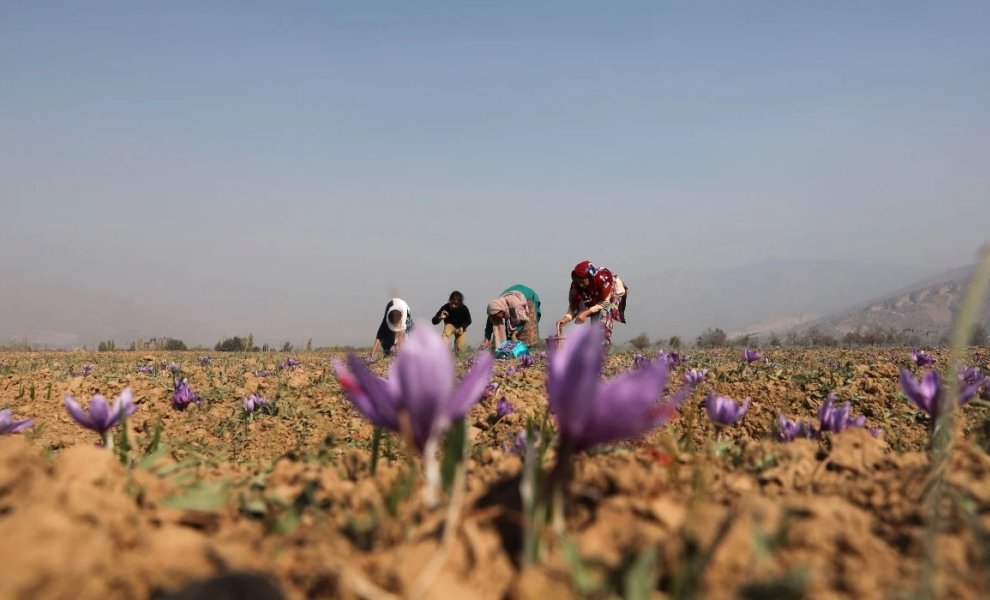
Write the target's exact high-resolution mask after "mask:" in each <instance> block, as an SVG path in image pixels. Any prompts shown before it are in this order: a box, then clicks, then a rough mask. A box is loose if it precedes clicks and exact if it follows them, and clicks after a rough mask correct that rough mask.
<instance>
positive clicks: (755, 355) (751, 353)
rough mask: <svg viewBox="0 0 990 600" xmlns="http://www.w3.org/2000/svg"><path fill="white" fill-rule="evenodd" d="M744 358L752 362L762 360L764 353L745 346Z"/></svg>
mask: <svg viewBox="0 0 990 600" xmlns="http://www.w3.org/2000/svg"><path fill="white" fill-rule="evenodd" d="M743 358H745V359H746V362H748V363H751V362H756V361H758V360H760V359H761V358H763V355H762V354H760V353H759V352H757V351H756V350H750V349H749V348H743Z"/></svg>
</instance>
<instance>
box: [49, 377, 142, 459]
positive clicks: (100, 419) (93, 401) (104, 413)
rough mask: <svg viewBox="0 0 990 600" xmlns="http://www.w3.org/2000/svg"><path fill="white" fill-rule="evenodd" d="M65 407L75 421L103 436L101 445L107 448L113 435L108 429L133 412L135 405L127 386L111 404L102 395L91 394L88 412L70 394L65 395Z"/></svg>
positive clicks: (111, 443) (111, 441)
mask: <svg viewBox="0 0 990 600" xmlns="http://www.w3.org/2000/svg"><path fill="white" fill-rule="evenodd" d="M65 408H66V410H68V411H69V416H71V417H72V418H73V419H74V420H75V422H76V423H79V424H80V425H82V426H83V427H85V428H86V429H91V430H93V431H95V432H96V433H98V434H100V436H101V437H102V438H103V445H104V446H105V447H106V448H108V449H113V437H112V436H111V435H110V430H111V429H113V428H114V427H116V426H117V425H118V424H119V423H120V422H121V420H123V419H124V417H128V416H130V415H132V414H134V410H135V408H136V407H135V406H134V399H133V395H132V394H131V388H127V389H125V390H124V391H123V392H121V393H120V395H119V396H117V398H116V399H114V401H113V405H112V406H111V405H109V404H108V403H107V399H106V398H104V397H103V396H100V395H99V394H97V395H96V396H93V397H92V398H90V400H89V412H88V414H87V412H86V411H84V410H83V408H82V406H80V405H79V403H78V402H76V400H75V399H74V398H73V397H72V396H66V397H65Z"/></svg>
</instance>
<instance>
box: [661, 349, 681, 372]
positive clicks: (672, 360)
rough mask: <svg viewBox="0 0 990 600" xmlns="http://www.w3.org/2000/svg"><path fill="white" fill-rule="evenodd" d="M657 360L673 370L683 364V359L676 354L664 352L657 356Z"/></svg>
mask: <svg viewBox="0 0 990 600" xmlns="http://www.w3.org/2000/svg"><path fill="white" fill-rule="evenodd" d="M657 360H660V361H663V362H664V363H666V364H667V367H668V368H671V369H673V368H674V367H679V366H681V365H682V364H684V357H683V356H682V355H680V354H678V353H677V352H666V351H663V352H661V353H660V354H658V355H657Z"/></svg>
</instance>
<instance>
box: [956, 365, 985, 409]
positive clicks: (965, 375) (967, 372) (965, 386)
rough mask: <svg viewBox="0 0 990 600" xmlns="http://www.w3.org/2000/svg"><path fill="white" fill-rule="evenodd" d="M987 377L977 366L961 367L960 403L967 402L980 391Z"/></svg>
mask: <svg viewBox="0 0 990 600" xmlns="http://www.w3.org/2000/svg"><path fill="white" fill-rule="evenodd" d="M986 382H987V377H986V376H985V375H983V373H981V372H980V370H979V369H978V368H976V367H965V368H961V369H959V404H966V403H967V402H969V401H970V400H972V399H973V398H974V397H975V396H976V394H977V393H978V392H979V391H980V387H982V386H984V385H985V384H986Z"/></svg>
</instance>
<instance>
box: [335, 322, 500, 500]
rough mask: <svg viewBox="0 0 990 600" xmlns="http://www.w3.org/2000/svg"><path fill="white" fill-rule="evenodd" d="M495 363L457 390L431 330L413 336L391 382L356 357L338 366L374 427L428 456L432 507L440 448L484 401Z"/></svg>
mask: <svg viewBox="0 0 990 600" xmlns="http://www.w3.org/2000/svg"><path fill="white" fill-rule="evenodd" d="M493 363H494V359H493V358H492V357H491V356H489V355H487V354H486V355H483V356H479V357H478V358H477V359H476V360H475V362H474V366H473V367H472V368H471V370H470V371H468V373H467V374H466V375H465V376H464V377H463V379H461V382H460V384H457V385H455V383H456V382H455V377H454V362H453V358H452V357H451V354H450V351H449V350H448V349H447V346H446V344H444V342H443V339H442V338H441V337H440V336H439V335H438V334H437V333H436V332H434V331H432V330H429V329H422V330H416V331H414V332H412V333H410V334H409V337H408V339H407V340H406V342H405V347H404V348H403V350H402V353H401V354H399V355H398V356H397V357H396V359H395V361H394V362H393V363H392V365H391V367H390V369H389V374H388V377H387V378H381V377H377V376H375V375H373V374H372V373H371V372H370V371H369V370H368V368H367V366H365V364H364V362H363V361H362V360H361V359H360V358H359V357H358V356H356V355H353V354H352V355H350V356H348V357H347V365H346V366H345V365H343V364H341V363H339V362H338V363H335V364H334V371H335V372H336V375H337V380H338V381H339V382H340V386H341V388H343V390H344V394H345V395H346V396H347V399H348V400H349V401H350V402H351V404H352V405H354V408H356V409H357V410H358V412H360V413H361V414H362V415H363V416H364V417H365V418H366V419H368V421H370V422H371V423H372V424H373V425H375V426H378V427H381V428H383V429H387V430H389V431H393V432H397V433H399V434H401V435H402V437H403V438H404V439H405V440H406V442H407V443H408V444H409V445H410V447H411V448H412V449H414V450H416V451H417V452H418V453H419V454H420V455H422V456H423V460H424V470H425V475H426V482H427V489H426V490H425V495H426V498H427V502H428V503H430V504H433V503H435V499H434V498H435V494H436V490H437V488H438V486H439V483H440V481H439V476H440V473H439V470H440V469H439V464H437V460H436V448H437V446H438V443H439V441H440V439H441V438H442V436H443V434H444V433H445V432H446V431H447V429H448V428H449V427H450V426H451V424H452V423H453V422H454V421H456V420H458V419H460V418H461V417H463V416H464V415H465V414H466V413H467V411H468V410H469V409H470V408H471V407H472V406H473V405H474V404H475V403H477V402H478V400H480V399H481V395H482V392H484V390H485V386H486V385H488V382H489V379H490V378H491V370H492V365H493Z"/></svg>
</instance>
